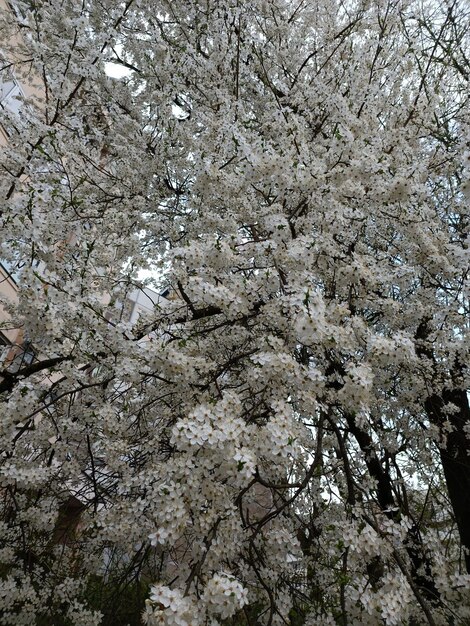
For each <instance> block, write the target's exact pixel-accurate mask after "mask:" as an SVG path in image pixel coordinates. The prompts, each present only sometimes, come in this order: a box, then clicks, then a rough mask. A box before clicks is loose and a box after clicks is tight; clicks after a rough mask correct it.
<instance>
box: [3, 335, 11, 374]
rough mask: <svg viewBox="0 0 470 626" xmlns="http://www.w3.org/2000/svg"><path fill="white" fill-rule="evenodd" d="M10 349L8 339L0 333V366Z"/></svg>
mask: <svg viewBox="0 0 470 626" xmlns="http://www.w3.org/2000/svg"><path fill="white" fill-rule="evenodd" d="M10 351H11V344H10V342H9V341H8V339H7V338H6V337H5V335H3V333H0V368H1V367H2V366H3V364H4V363H5V361H6V360H7V358H8V355H9V353H10Z"/></svg>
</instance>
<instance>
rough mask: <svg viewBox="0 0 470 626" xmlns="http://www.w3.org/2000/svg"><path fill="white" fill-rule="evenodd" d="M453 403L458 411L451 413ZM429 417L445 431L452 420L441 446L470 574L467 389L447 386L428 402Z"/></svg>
mask: <svg viewBox="0 0 470 626" xmlns="http://www.w3.org/2000/svg"><path fill="white" fill-rule="evenodd" d="M449 404H452V405H453V406H454V407H456V408H457V411H456V412H455V413H447V412H446V406H449ZM424 407H425V409H426V413H427V415H428V418H429V420H430V421H431V422H432V423H433V424H437V425H438V426H439V428H440V429H441V431H442V428H443V425H444V423H445V422H446V421H449V422H450V424H451V426H452V430H451V431H450V432H449V433H448V434H447V437H446V438H447V441H446V445H445V447H441V448H440V449H439V454H440V457H441V463H442V468H443V470H444V477H445V481H446V485H447V491H448V493H449V499H450V502H451V505H452V509H453V511H454V515H455V521H456V523H457V528H458V531H459V535H460V541H461V542H462V546H463V548H464V551H465V566H466V569H467V572H468V573H469V574H470V440H469V438H468V436H467V434H466V432H465V425H470V406H469V403H468V396H467V392H466V391H465V390H463V389H452V390H447V389H446V390H444V391H443V392H442V394H441V395H437V394H434V395H432V396H430V397H428V398H427V399H426V400H425V402H424Z"/></svg>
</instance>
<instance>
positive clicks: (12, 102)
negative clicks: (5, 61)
mask: <svg viewBox="0 0 470 626" xmlns="http://www.w3.org/2000/svg"><path fill="white" fill-rule="evenodd" d="M0 62H1V61H0ZM23 96H24V94H23V90H22V89H21V87H20V84H19V83H18V81H17V80H16V78H15V77H14V76H13V74H12V72H10V71H9V70H3V71H2V72H0V107H1V108H2V109H8V111H11V112H12V113H15V114H18V113H19V112H20V109H21V106H22V104H23V102H22V100H21V98H22V97H23Z"/></svg>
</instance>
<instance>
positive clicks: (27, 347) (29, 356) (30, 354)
mask: <svg viewBox="0 0 470 626" xmlns="http://www.w3.org/2000/svg"><path fill="white" fill-rule="evenodd" d="M35 358H36V353H35V352H34V350H33V347H32V345H31V342H30V341H25V342H24V343H23V345H21V346H17V348H16V350H15V356H14V357H13V360H12V362H11V363H10V365H9V366H8V371H9V372H10V373H11V374H14V373H16V372H18V371H19V370H20V369H23V367H28V365H31V363H32V362H33V361H34V359H35Z"/></svg>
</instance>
